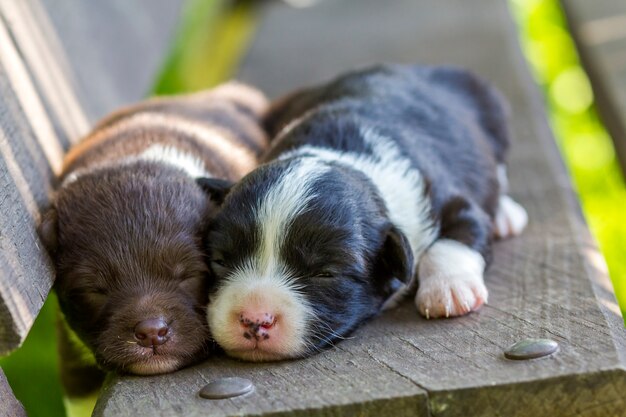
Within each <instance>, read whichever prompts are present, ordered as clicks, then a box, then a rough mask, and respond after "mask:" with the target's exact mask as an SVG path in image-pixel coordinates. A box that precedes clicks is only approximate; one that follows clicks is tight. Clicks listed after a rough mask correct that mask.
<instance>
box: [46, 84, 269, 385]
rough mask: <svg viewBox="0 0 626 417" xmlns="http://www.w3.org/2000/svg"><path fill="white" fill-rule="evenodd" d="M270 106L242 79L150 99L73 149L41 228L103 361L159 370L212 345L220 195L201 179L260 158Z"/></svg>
mask: <svg viewBox="0 0 626 417" xmlns="http://www.w3.org/2000/svg"><path fill="white" fill-rule="evenodd" d="M266 105H267V102H266V99H265V97H264V96H263V95H262V94H261V93H260V92H258V91H257V90H255V89H253V88H251V87H248V86H245V85H242V84H236V83H229V84H225V85H223V86H221V87H218V88H216V89H213V90H210V91H207V92H202V93H196V94H191V95H187V96H182V97H174V98H164V99H153V100H148V101H146V102H143V103H140V104H138V105H135V106H132V107H129V108H126V109H124V110H121V111H119V112H117V113H114V114H113V115H111V116H109V117H108V118H106V119H104V120H103V121H101V122H100V123H99V124H98V125H97V126H96V127H95V129H94V130H93V132H92V133H91V134H89V135H88V136H87V137H86V138H85V139H84V140H83V141H82V142H81V143H79V144H78V145H77V146H75V147H74V148H73V149H71V150H70V152H69V153H68V155H67V157H66V160H65V166H64V170H63V173H62V175H61V178H60V180H61V185H60V188H59V190H58V193H57V195H56V196H55V198H54V201H53V206H52V208H51V209H50V211H49V212H48V213H46V214H45V216H44V220H43V222H42V224H41V227H40V234H41V236H42V238H43V240H44V242H45V244H46V246H47V247H48V248H49V250H50V252H51V254H52V255H53V257H54V260H55V263H56V268H57V279H56V283H55V288H56V292H57V295H58V298H59V303H60V305H61V310H62V311H63V313H64V316H65V318H66V320H67V322H68V323H69V325H70V327H71V328H72V330H74V331H75V332H76V333H77V335H78V336H79V337H80V339H81V340H82V341H83V342H84V343H85V344H86V345H87V347H89V348H90V349H91V350H92V352H93V353H94V354H95V357H96V360H97V362H98V364H99V365H100V366H102V367H104V368H105V369H116V370H121V371H124V372H130V373H135V374H158V373H164V372H170V371H174V370H176V369H179V368H181V367H183V366H186V365H188V364H190V363H192V362H195V361H197V360H198V359H201V358H203V357H204V356H205V355H206V353H207V340H209V334H208V329H207V325H206V322H205V320H206V319H205V313H204V307H203V306H205V305H206V293H207V290H206V288H205V286H206V284H205V279H206V266H205V262H204V259H203V253H202V248H201V231H202V230H203V229H204V227H205V223H206V222H207V220H208V219H210V217H211V215H212V213H213V210H214V209H215V206H214V204H213V202H212V201H211V199H210V198H209V197H208V196H207V195H206V194H205V193H204V192H203V191H202V189H201V188H200V187H199V186H198V185H197V184H196V181H195V180H196V178H197V177H202V176H204V175H207V174H208V175H209V176H210V177H212V178H214V179H215V181H216V182H219V181H220V180H227V181H236V180H238V179H239V178H241V177H242V176H243V175H244V174H246V173H247V172H248V171H250V170H251V169H253V168H254V167H255V165H256V162H257V157H258V156H259V154H260V153H261V152H262V151H263V150H264V149H265V148H266V145H267V138H266V136H265V134H264V133H263V131H262V129H261V128H260V127H259V124H258V120H259V117H261V115H262V113H263V112H264V111H265V107H266Z"/></svg>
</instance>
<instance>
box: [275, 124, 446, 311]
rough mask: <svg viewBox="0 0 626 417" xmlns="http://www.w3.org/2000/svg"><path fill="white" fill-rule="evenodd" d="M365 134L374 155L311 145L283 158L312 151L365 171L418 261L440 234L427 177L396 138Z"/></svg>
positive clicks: (394, 300) (393, 300) (371, 132)
mask: <svg viewBox="0 0 626 417" xmlns="http://www.w3.org/2000/svg"><path fill="white" fill-rule="evenodd" d="M305 117H306V115H305ZM288 128H289V129H292V128H293V126H291V124H290V126H288ZM362 134H363V137H364V139H365V141H366V142H367V143H368V145H370V146H371V147H372V150H373V153H372V154H371V155H369V154H360V153H356V152H341V151H336V150H332V149H328V148H321V147H315V146H309V145H307V146H303V147H301V148H298V149H296V150H294V151H292V152H288V153H286V154H284V155H283V156H281V159H285V158H289V157H292V156H294V155H302V154H309V155H314V156H316V157H317V158H319V159H320V160H323V161H333V162H338V163H342V164H345V165H347V166H349V167H351V168H353V169H356V170H358V171H361V172H362V173H363V174H365V175H366V176H367V177H368V178H369V179H370V180H371V181H372V183H373V184H374V185H375V186H376V188H377V190H378V192H379V193H380V196H381V197H382V198H383V200H384V202H385V205H386V206H387V210H388V212H389V219H390V220H391V222H392V223H393V224H395V225H396V226H397V227H398V228H399V229H400V230H401V231H402V232H403V233H404V234H405V235H406V237H407V239H408V240H409V243H410V245H411V250H412V252H413V257H414V259H415V262H416V263H417V261H418V260H419V258H420V257H421V255H422V253H424V251H425V250H426V248H428V246H430V245H431V244H432V242H434V241H435V239H436V238H437V234H438V226H437V225H436V224H435V223H434V222H433V221H432V219H431V216H430V210H431V206H430V200H429V199H428V197H427V196H426V194H425V185H424V180H423V178H422V176H421V174H420V172H419V171H418V170H417V169H414V168H413V167H412V166H411V161H410V160H409V159H408V158H406V157H405V156H403V155H402V153H401V151H400V149H399V148H398V147H397V145H396V144H395V143H394V142H393V141H391V140H389V139H387V138H385V137H383V136H381V135H379V134H378V133H376V132H375V131H374V130H372V129H363V130H362ZM413 284H414V283H413V282H411V283H409V284H408V285H405V286H404V287H402V288H401V289H400V290H399V291H398V292H397V293H396V294H395V295H394V296H393V297H392V298H391V299H389V300H388V301H387V303H386V304H385V306H384V308H391V307H393V306H394V305H395V304H396V303H397V302H398V301H399V300H400V299H401V298H402V297H403V296H404V295H405V294H406V292H407V291H408V290H409V289H410V288H411V287H413Z"/></svg>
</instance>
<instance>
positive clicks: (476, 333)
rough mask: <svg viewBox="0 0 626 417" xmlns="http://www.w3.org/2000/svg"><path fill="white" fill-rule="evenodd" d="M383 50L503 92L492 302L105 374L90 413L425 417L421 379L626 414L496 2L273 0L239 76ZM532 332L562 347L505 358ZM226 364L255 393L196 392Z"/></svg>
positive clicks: (377, 56) (455, 410) (293, 78)
mask: <svg viewBox="0 0 626 417" xmlns="http://www.w3.org/2000/svg"><path fill="white" fill-rule="evenodd" d="M286 34H288V36H286ZM380 61H400V62H421V63H428V64H441V63H448V64H449V63H452V64H459V65H463V66H467V67H470V68H472V69H473V70H475V71H476V72H477V73H479V74H481V75H482V76H484V77H486V78H488V79H490V80H492V81H493V82H494V83H495V84H496V85H497V86H498V87H500V89H502V90H503V92H504V94H505V95H506V96H507V97H508V98H509V99H510V101H511V105H512V110H513V111H512V115H513V118H512V128H513V131H514V136H515V140H514V148H513V152H512V155H511V165H510V176H511V186H512V191H513V195H514V197H515V198H516V199H517V200H518V201H520V202H521V203H522V204H523V205H524V206H525V207H526V208H527V209H528V212H529V214H530V219H531V223H530V225H529V228H528V230H527V231H526V232H525V233H524V235H523V236H521V237H519V238H517V239H513V240H509V241H505V242H500V243H498V244H497V245H496V247H495V261H494V264H493V266H492V267H491V269H490V270H489V272H488V274H487V284H488V287H489V288H490V291H491V293H490V299H489V305H487V306H485V307H484V308H483V309H482V310H481V311H480V312H478V313H475V314H472V315H470V316H467V317H463V318H457V319H451V320H437V321H427V320H424V319H422V318H420V317H419V316H418V314H417V312H416V310H415V308H414V307H413V305H412V303H410V302H407V303H405V304H404V305H402V306H401V307H400V308H399V309H397V310H394V311H389V312H387V313H386V314H385V315H383V316H382V317H380V318H378V319H377V320H375V321H373V322H372V323H370V324H368V325H366V326H364V328H362V329H360V330H359V331H358V332H357V333H356V335H355V338H353V339H350V340H346V341H343V342H341V343H340V344H339V345H338V346H337V348H335V349H333V350H331V351H328V352H324V353H322V354H319V355H317V356H315V357H312V358H309V359H306V360H302V361H294V362H284V363H276V364H243V363H239V362H235V361H232V360H229V359H224V358H214V359H212V360H209V361H207V362H206V363H203V364H200V365H198V366H196V367H193V368H190V369H187V370H183V371H181V372H178V373H175V374H172V375H164V376H160V377H151V378H137V377H119V376H115V375H113V376H111V377H110V378H109V380H108V381H107V383H106V385H105V389H104V391H103V395H102V397H101V399H100V401H99V403H98V405H97V407H96V411H95V413H94V415H96V416H114V415H115V416H118V415H119V416H126V415H128V416H130V415H136V414H152V415H161V416H166V415H173V414H179V415H207V414H208V415H215V416H235V415H237V416H241V415H243V416H247V415H262V414H265V415H290V416H327V415H361V416H398V415H408V414H410V415H423V414H419V413H418V412H416V411H415V406H416V404H419V407H424V405H423V404H424V403H423V401H424V391H423V390H425V391H426V395H427V401H428V404H427V406H428V414H426V415H432V416H468V415H471V416H498V415H500V416H507V417H515V416H520V417H521V416H528V415H537V416H542V415H555V416H559V415H560V416H572V415H580V416H607V415H624V410H625V409H626V400H625V399H624V396H623V392H625V390H626V371H625V364H626V346H625V341H626V331H625V330H624V327H623V322H622V319H621V316H620V312H619V308H618V306H617V303H616V301H615V297H614V295H613V293H612V289H611V284H610V281H609V280H608V277H607V273H606V268H605V266H604V263H603V260H602V257H601V256H600V255H599V253H598V251H597V248H596V246H595V244H594V243H593V241H592V240H591V239H590V237H589V234H588V231H587V228H586V226H585V224H584V220H583V218H582V215H581V213H580V208H579V206H578V203H577V202H576V200H575V197H574V194H573V192H572V188H571V184H570V181H569V178H568V177H567V174H566V172H565V169H564V167H563V165H562V163H561V160H560V157H559V155H558V152H557V149H556V147H555V145H554V142H553V138H552V134H551V132H550V129H549V127H548V124H547V121H546V116H545V110H544V108H543V105H542V101H541V99H540V96H539V93H538V90H537V88H536V86H535V84H534V82H533V81H532V79H531V77H530V75H529V71H528V68H527V65H526V63H525V61H524V59H523V57H522V55H521V52H520V49H519V46H518V41H517V33H516V30H515V27H514V24H513V22H512V20H511V19H510V16H509V13H508V10H507V8H506V4H505V3H504V2H501V1H499V0H471V1H468V0H419V1H416V0H393V1H389V2H386V3H385V5H384V6H381V4H380V2H379V1H377V0H343V1H341V2H338V1H335V2H333V1H326V2H321V3H320V4H318V5H316V6H314V7H312V8H309V9H304V10H296V9H289V8H287V7H286V6H282V5H278V4H274V5H272V6H271V7H270V8H268V9H267V10H266V13H265V14H264V16H263V21H262V23H261V27H260V29H259V33H258V35H257V36H256V37H255V41H254V42H253V44H252V47H251V50H250V52H249V54H248V57H247V58H246V60H245V62H244V64H243V66H242V69H241V73H240V76H241V78H242V79H244V80H246V81H248V82H251V83H253V84H256V85H258V86H259V87H261V88H263V89H265V90H266V91H267V92H268V93H269V94H271V95H273V96H277V95H279V94H281V93H284V92H287V91H288V90H290V89H292V88H295V87H297V86H300V85H302V84H309V83H315V82H318V81H320V80H323V79H326V78H329V77H332V76H333V75H335V74H336V73H338V72H341V71H345V70H346V69H349V68H352V67H354V66H357V65H365V64H369V63H374V62H380ZM527 337H547V338H551V339H554V340H556V341H557V342H558V343H559V344H560V348H561V350H560V352H559V353H557V354H556V355H554V356H553V357H550V358H544V359H539V360H533V361H510V360H506V359H505V358H504V357H503V350H504V349H505V348H506V347H508V346H509V345H510V344H512V343H514V342H516V341H518V340H520V339H524V338H527ZM353 364H354V365H353ZM225 375H228V376H243V377H247V378H250V379H252V380H253V381H254V382H255V384H256V385H257V391H256V392H255V393H253V394H250V395H248V396H246V397H243V398H235V399H231V400H222V401H215V402H211V401H207V400H203V399H201V398H199V397H198V396H197V391H198V390H199V389H200V387H201V386H202V385H203V384H204V383H206V381H209V380H211V379H214V378H216V377H220V376H225ZM389 384H394V385H395V386H390V385H389ZM372 404H379V405H381V406H380V407H378V406H373V405H372Z"/></svg>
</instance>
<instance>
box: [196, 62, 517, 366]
mask: <svg viewBox="0 0 626 417" xmlns="http://www.w3.org/2000/svg"><path fill="white" fill-rule="evenodd" d="M505 113H506V112H505V108H504V105H503V102H502V99H501V97H500V95H499V94H498V93H497V92H496V91H495V90H494V89H493V88H491V87H490V86H489V85H487V84H486V83H484V82H483V81H481V80H479V79H478V78H476V77H475V76H474V75H472V74H471V73H469V72H467V71H465V70H461V69H454V68H429V67H419V66H378V67H374V68H370V69H366V70H361V71H357V72H352V73H349V74H347V75H344V76H341V77H339V78H337V79H336V80H334V81H332V82H330V83H328V84H325V85H322V86H319V87H314V88H311V89H307V90H303V91H300V92H297V93H295V94H292V95H290V96H288V97H286V98H284V99H282V100H281V101H279V102H278V103H277V104H275V105H274V108H273V110H271V111H270V112H269V115H268V117H267V119H266V127H267V129H268V133H269V134H270V137H275V139H274V143H273V147H272V148H271V150H270V151H269V153H268V155H267V156H266V161H269V162H267V163H266V164H265V165H262V166H261V167H259V168H257V169H256V170H255V171H253V172H252V173H250V174H249V175H247V176H246V177H244V179H243V180H242V181H241V182H240V183H239V184H237V185H235V186H234V187H233V188H232V189H231V190H230V192H228V190H224V189H221V188H220V187H219V184H215V183H214V182H213V181H211V180H206V181H201V182H202V183H203V185H204V186H205V188H206V189H207V190H208V191H209V192H212V193H214V194H215V195H216V196H218V197H219V196H220V195H221V194H226V193H227V194H226V197H225V199H224V201H223V205H222V208H221V211H220V212H219V213H218V215H217V216H216V218H215V221H214V222H213V224H212V226H211V228H210V233H209V235H208V240H207V242H208V251H209V253H210V258H211V269H212V271H213V272H214V274H215V276H216V281H215V282H216V285H215V286H214V288H213V289H212V290H211V292H210V295H209V299H210V302H209V307H208V321H209V325H210V329H211V332H212V334H213V336H214V338H215V339H216V341H217V342H218V343H219V344H220V345H221V346H222V347H223V348H224V349H225V350H226V351H227V353H229V354H231V355H233V356H236V357H239V358H242V359H247V360H277V359H283V358H293V357H301V356H306V355H309V354H311V353H314V352H316V351H318V350H320V349H322V348H324V347H326V346H328V345H330V344H332V343H333V342H334V341H336V340H338V339H341V338H342V337H344V336H346V335H347V334H349V333H350V332H351V331H352V330H353V329H355V328H356V327H357V326H358V325H359V324H361V323H363V322H364V321H365V320H367V319H368V318H370V317H372V316H374V315H376V314H377V313H379V312H380V311H381V310H382V309H384V308H386V307H388V306H391V305H393V304H395V302H396V301H397V300H398V299H399V298H400V297H401V296H402V295H403V294H405V293H406V292H407V291H408V290H409V289H411V288H414V285H413V284H414V283H415V281H416V279H415V278H416V276H419V289H418V291H417V296H416V304H417V307H418V309H419V311H420V312H421V314H423V315H424V316H426V317H427V318H434V317H450V316H459V315H463V314H466V313H468V312H470V311H473V310H476V309H478V308H480V306H481V305H482V304H483V303H485V302H486V301H487V288H486V287H485V283H484V281H483V274H484V271H485V267H486V265H487V264H488V263H489V261H490V258H491V242H492V237H493V236H494V235H496V236H499V237H508V236H512V235H515V234H518V233H520V232H521V231H522V229H523V228H524V227H525V225H526V222H527V216H526V212H525V211H524V209H523V208H522V207H521V206H520V205H518V204H517V203H515V202H514V201H513V200H512V199H511V198H510V197H508V196H507V195H506V194H505V193H506V173H505V165H504V164H505V154H506V152H507V148H508V144H509V140H508V133H507V127H506V123H505V116H506V115H505Z"/></svg>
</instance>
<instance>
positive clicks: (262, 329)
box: [239, 311, 276, 341]
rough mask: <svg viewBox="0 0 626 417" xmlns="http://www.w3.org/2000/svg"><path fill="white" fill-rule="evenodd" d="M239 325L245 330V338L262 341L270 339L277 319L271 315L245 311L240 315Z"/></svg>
mask: <svg viewBox="0 0 626 417" xmlns="http://www.w3.org/2000/svg"><path fill="white" fill-rule="evenodd" d="M239 323H240V324H241V327H242V330H243V337H245V338H246V339H256V340H257V341H262V340H267V339H269V338H270V336H271V334H272V330H273V329H274V325H275V324H276V317H275V316H274V315H273V314H271V313H265V312H257V311H244V312H242V313H241V314H240V315H239Z"/></svg>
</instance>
